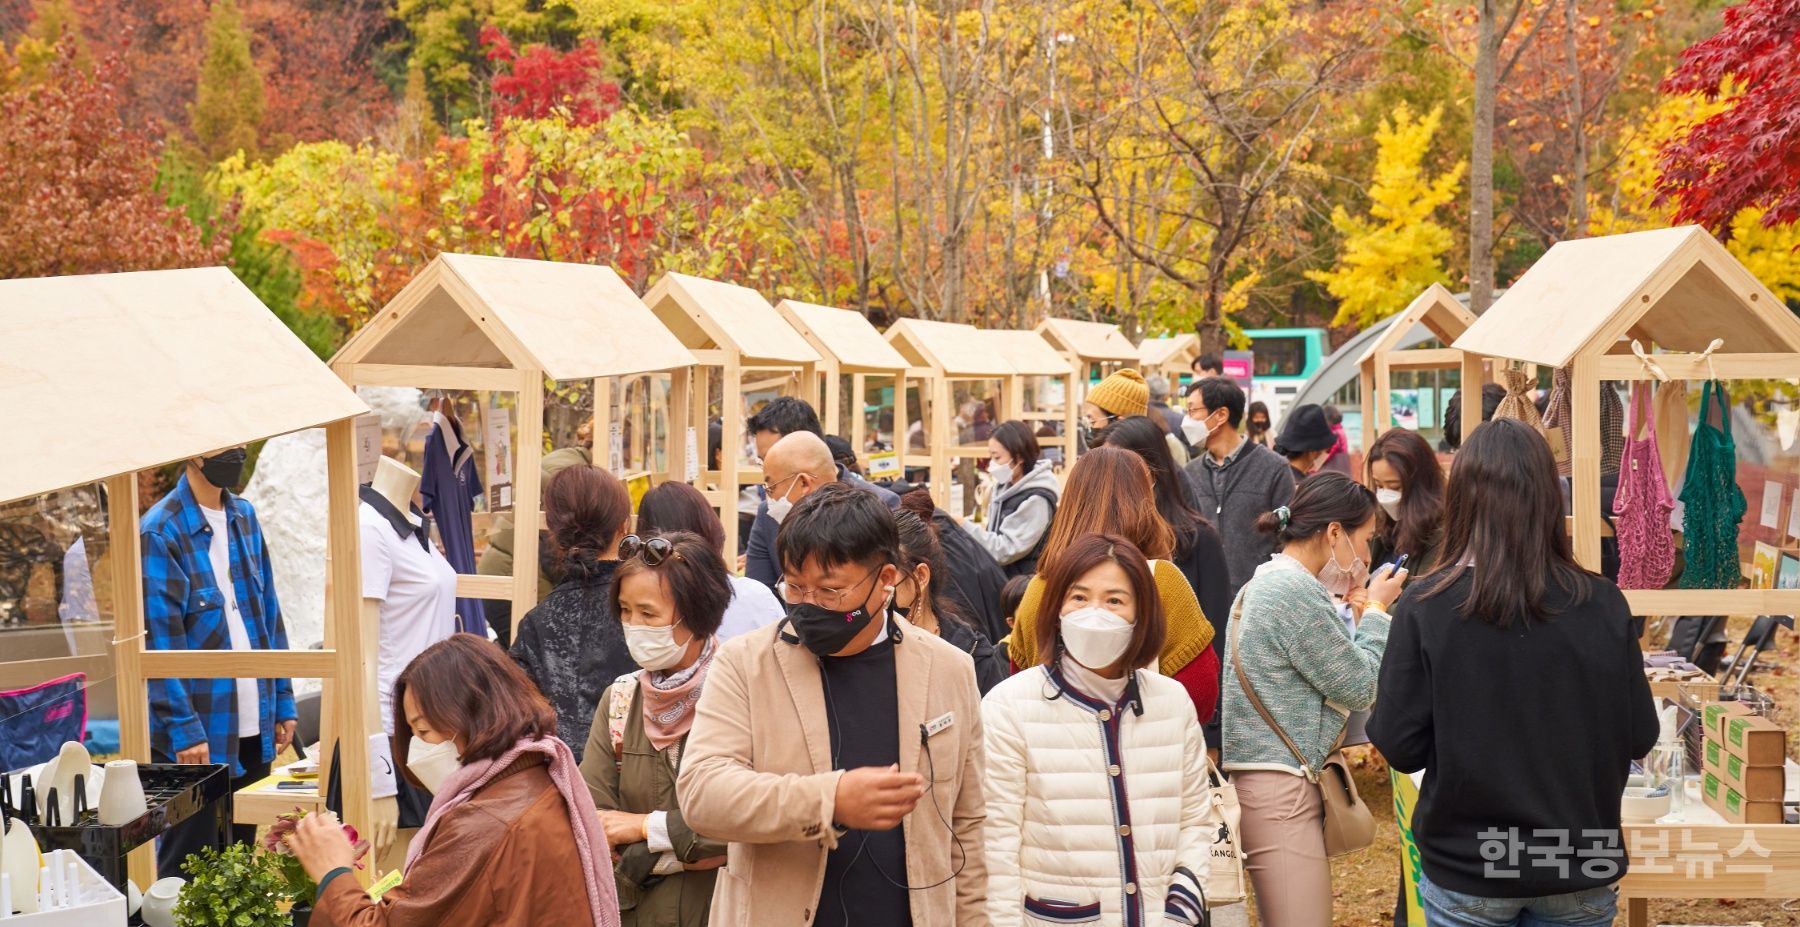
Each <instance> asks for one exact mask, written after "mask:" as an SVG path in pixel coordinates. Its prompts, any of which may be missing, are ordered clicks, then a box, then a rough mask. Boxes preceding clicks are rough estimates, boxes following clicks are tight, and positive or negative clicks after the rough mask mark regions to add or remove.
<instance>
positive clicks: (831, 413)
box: [775, 299, 912, 477]
mask: <svg viewBox="0 0 1800 927" xmlns="http://www.w3.org/2000/svg"><path fill="white" fill-rule="evenodd" d="M775 311H777V312H779V313H781V317H782V318H784V319H786V320H787V321H788V324H790V325H792V326H793V327H794V331H796V332H799V333H800V337H802V338H805V339H806V343H807V344H810V345H812V346H813V350H815V351H818V352H819V357H820V361H819V381H820V387H821V388H820V390H819V391H817V392H815V394H814V395H815V396H816V397H817V400H818V402H819V410H820V412H821V417H822V418H823V419H824V423H825V433H826V434H833V435H843V434H844V431H843V428H844V421H843V419H844V416H845V413H846V412H848V413H849V419H850V422H849V425H850V432H849V434H848V435H847V437H848V439H849V441H850V447H851V448H852V449H853V450H854V451H855V452H856V456H857V458H858V459H860V460H861V461H862V462H863V467H864V470H865V471H866V470H867V469H868V458H869V453H870V444H871V442H870V440H869V436H870V434H871V432H872V433H873V434H874V437H875V439H876V442H880V441H881V440H882V439H883V433H884V432H885V438H886V446H887V447H888V448H889V449H891V450H893V451H894V452H895V461H896V463H897V462H898V461H899V458H900V457H901V456H902V455H901V454H900V453H899V452H900V450H901V448H900V441H901V440H902V439H903V438H904V437H905V435H906V429H907V417H906V386H907V383H906V379H907V374H906V372H907V370H908V369H910V368H911V366H912V365H911V364H909V363H907V361H906V358H904V357H901V356H900V352H899V351H896V350H894V346H893V345H891V344H888V343H887V340H886V339H885V338H882V337H881V332H880V331H878V330H877V329H876V328H875V326H874V325H873V324H871V323H870V322H869V320H868V318H867V317H866V316H864V315H863V314H862V313H860V312H853V311H851V310H849V309H833V308H831V307H830V306H817V305H814V304H812V303H803V302H799V301H797V300H792V299H784V300H782V301H781V302H779V303H776V304H775ZM846 377H848V378H849V380H850V383H849V386H850V388H849V390H847V391H846V390H845V389H844V385H845V384H844V379H845V378H846ZM870 380H876V381H878V382H879V381H881V380H891V381H892V386H891V390H890V392H889V394H888V398H887V399H886V400H885V401H881V402H870V401H869V394H870V390H871V389H872V387H871V386H870ZM873 388H876V389H878V388H879V387H878V386H877V387H873ZM871 410H874V411H877V412H879V411H881V410H885V411H887V412H888V413H889V415H890V416H891V422H890V423H889V424H888V425H887V427H886V428H883V427H882V422H881V420H880V417H879V415H878V416H877V418H876V420H875V422H874V425H873V427H871V425H870V421H869V412H870V411H871ZM869 475H870V476H871V477H874V476H876V475H877V474H873V473H871V474H869ZM882 475H885V474H882ZM893 475H895V476H899V475H900V474H898V473H896V474H893Z"/></svg>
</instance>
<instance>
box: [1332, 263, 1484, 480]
mask: <svg viewBox="0 0 1800 927" xmlns="http://www.w3.org/2000/svg"><path fill="white" fill-rule="evenodd" d="M1474 324H1475V313H1473V312H1470V311H1469V310H1468V308H1467V307H1465V306H1464V305H1463V304H1462V303H1461V302H1458V301H1457V299H1456V295H1455V294H1453V293H1451V292H1450V291H1449V290H1448V289H1445V288H1444V286H1443V284H1439V283H1434V284H1432V285H1431V286H1428V287H1426V288H1425V292H1423V293H1420V294H1419V295H1418V297H1417V298H1415V299H1414V300H1413V301H1412V303H1411V304H1409V305H1408V306H1407V307H1406V308H1405V309H1404V310H1402V311H1401V313H1400V314H1399V315H1397V316H1394V317H1393V320H1392V321H1391V322H1389V323H1388V326H1387V328H1386V330H1384V331H1383V332H1382V333H1381V337H1380V338H1377V339H1375V343H1374V344H1371V345H1369V347H1368V350H1366V351H1364V352H1363V354H1362V357H1360V358H1358V359H1357V361H1356V366H1357V377H1358V379H1359V380H1360V385H1361V387H1362V389H1361V392H1362V446H1363V450H1364V451H1367V450H1368V449H1369V445H1371V444H1374V443H1375V438H1376V436H1377V435H1380V434H1381V433H1382V432H1383V431H1386V430H1387V427H1388V419H1389V418H1391V417H1392V414H1393V413H1392V409H1391V408H1390V407H1389V403H1390V401H1391V399H1390V396H1389V392H1390V390H1391V389H1392V384H1393V373H1394V371H1396V370H1451V369H1454V370H1461V371H1462V379H1461V381H1460V384H1459V385H1458V387H1457V388H1458V389H1462V390H1468V392H1466V393H1465V395H1470V396H1473V395H1478V394H1479V393H1480V391H1481V385H1482V383H1483V382H1484V380H1483V377H1484V376H1485V374H1484V373H1483V367H1482V363H1481V358H1479V357H1476V356H1473V355H1469V354H1465V353H1464V352H1462V351H1460V350H1457V349H1456V348H1453V347H1442V348H1406V349H1396V348H1395V345H1398V344H1400V343H1402V342H1403V341H1404V340H1405V339H1406V336H1407V334H1408V333H1409V332H1411V331H1412V329H1413V326H1415V325H1423V326H1425V327H1426V328H1427V329H1429V330H1430V331H1431V333H1432V334H1433V335H1435V336H1437V339H1438V340H1439V341H1442V342H1443V343H1444V344H1446V345H1450V344H1454V343H1455V341H1456V339H1458V338H1461V337H1462V335H1463V333H1464V332H1466V331H1468V330H1469V326H1471V325H1474ZM1471 384H1473V385H1474V388H1473V389H1472V390H1471V389H1470V385H1471ZM1479 424H1481V416H1479V415H1465V416H1463V418H1462V435H1461V437H1462V438H1463V439H1465V440H1466V439H1467V438H1468V437H1469V434H1470V433H1471V432H1473V431H1474V430H1475V426H1477V425H1479Z"/></svg>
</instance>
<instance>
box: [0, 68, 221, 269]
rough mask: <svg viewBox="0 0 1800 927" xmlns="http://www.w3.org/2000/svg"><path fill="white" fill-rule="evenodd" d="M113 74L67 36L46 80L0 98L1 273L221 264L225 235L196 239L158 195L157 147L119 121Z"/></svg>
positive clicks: (194, 230)
mask: <svg viewBox="0 0 1800 927" xmlns="http://www.w3.org/2000/svg"><path fill="white" fill-rule="evenodd" d="M119 70H120V65H119V62H118V60H117V59H116V58H106V59H102V61H101V63H100V64H98V65H97V66H95V67H94V68H93V69H92V70H86V69H83V68H82V67H81V66H80V65H79V64H78V63H77V61H76V56H75V52H74V45H73V43H70V42H65V43H63V44H62V45H61V46H60V54H59V56H58V58H57V60H56V62H55V63H54V64H53V65H52V67H51V71H50V73H49V75H48V78H47V79H46V80H44V81H42V82H40V83H36V84H31V85H27V86H24V87H19V88H15V89H13V90H11V91H9V92H7V93H6V94H4V95H0V112H4V113H6V118H4V119H0V164H4V165H6V169H5V170H0V203H5V204H6V206H5V208H3V209H0V277H40V276H48V275H52V274H88V273H109V272H114V271H125V270H154V269H159V268H167V267H194V266H200V265H205V264H217V263H220V262H221V261H222V260H223V258H224V255H225V252H226V249H227V248H228V247H229V244H230V243H229V233H228V232H227V233H224V234H215V235H214V236H213V237H212V239H211V240H210V241H208V240H204V239H203V236H202V235H201V232H200V230H199V229H197V228H196V227H195V226H194V223H193V222H191V221H190V220H189V219H188V217H187V214H186V213H185V212H183V211H182V210H181V209H180V208H178V207H172V206H170V205H168V204H167V203H165V202H164V201H163V197H162V196H161V194H159V193H158V192H157V191H156V189H155V182H156V161H157V156H158V154H159V151H160V148H161V146H160V145H158V144H157V143H156V142H154V141H152V140H151V139H149V138H147V137H145V136H144V135H143V134H142V133H141V132H139V131H137V130H135V129H132V128H129V127H127V126H126V124H125V122H124V120H123V119H122V118H121V116H120V112H119V110H120V90H119V86H118V74H119ZM233 219H234V217H230V216H227V217H224V219H223V221H222V222H221V223H220V224H221V225H222V226H227V227H228V226H229V225H230V224H231V222H232V221H233Z"/></svg>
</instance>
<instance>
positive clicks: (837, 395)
mask: <svg viewBox="0 0 1800 927" xmlns="http://www.w3.org/2000/svg"><path fill="white" fill-rule="evenodd" d="M817 369H818V370H819V371H820V373H819V375H817V376H812V377H808V378H807V380H806V382H808V383H811V384H813V385H814V386H817V385H818V381H819V379H820V377H822V378H823V379H824V380H825V399H824V402H825V410H824V411H825V415H824V416H823V417H824V419H825V433H826V434H828V435H841V434H843V433H844V432H843V430H842V429H843V426H844V416H843V411H842V410H841V409H839V408H838V407H839V406H840V405H842V403H843V389H844V386H843V384H842V383H840V382H838V381H839V379H840V377H839V376H838V365H837V364H835V363H822V364H819V365H818V368H817ZM808 392H809V393H811V395H812V396H817V395H819V391H818V390H817V389H813V390H809V391H808ZM809 398H810V397H809ZM861 446H862V445H860V444H855V445H852V450H855V449H857V448H860V447H861Z"/></svg>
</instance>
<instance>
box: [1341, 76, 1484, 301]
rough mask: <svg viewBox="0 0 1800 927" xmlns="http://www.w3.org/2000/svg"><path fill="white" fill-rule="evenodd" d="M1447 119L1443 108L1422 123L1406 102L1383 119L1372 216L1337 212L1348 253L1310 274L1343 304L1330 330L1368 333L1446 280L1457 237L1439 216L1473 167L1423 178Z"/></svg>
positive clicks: (1377, 135) (1372, 189)
mask: <svg viewBox="0 0 1800 927" xmlns="http://www.w3.org/2000/svg"><path fill="white" fill-rule="evenodd" d="M1443 116H1444V109H1443V107H1442V106H1438V107H1434V108H1433V109H1432V110H1431V112H1429V113H1427V114H1425V116H1423V117H1416V116H1414V114H1413V111H1412V107H1410V106H1408V105H1407V104H1406V103H1404V102H1402V103H1400V104H1398V105H1397V106H1395V107H1394V115H1393V119H1392V120H1391V121H1390V120H1387V119H1383V120H1382V121H1381V128H1380V129H1379V130H1377V131H1376V133H1375V142H1376V145H1377V147H1378V151H1377V154H1376V158H1375V181H1374V183H1372V184H1371V185H1370V186H1369V214H1368V215H1367V216H1351V215H1350V213H1349V212H1348V211H1346V210H1345V209H1344V207H1343V206H1342V205H1339V206H1335V207H1333V208H1332V211H1331V224H1332V227H1333V228H1336V229H1337V231H1338V234H1340V235H1342V236H1343V239H1344V249H1343V253H1342V254H1341V255H1340V256H1339V257H1338V262H1337V267H1336V268H1335V269H1333V270H1330V271H1316V270H1315V271H1309V272H1308V273H1307V276H1308V277H1309V278H1311V279H1313V280H1315V281H1318V282H1319V283H1322V284H1324V285H1325V289H1326V290H1327V291H1329V292H1330V293H1331V295H1332V296H1335V297H1337V299H1338V311H1337V316H1336V317H1335V318H1333V319H1332V320H1331V324H1333V325H1344V324H1347V323H1354V324H1355V325H1357V326H1358V327H1367V326H1369V325H1372V324H1374V323H1375V322H1377V321H1380V320H1381V319H1384V318H1387V317H1388V316H1390V315H1393V314H1394V313H1396V312H1398V311H1400V310H1401V309H1403V308H1405V307H1406V304H1407V303H1409V302H1411V301H1412V299H1413V297H1415V296H1417V295H1418V294H1419V291H1420V290H1423V289H1425V288H1426V287H1428V286H1430V285H1431V284H1433V283H1443V282H1445V281H1446V280H1447V279H1448V278H1447V277H1446V276H1445V274H1444V265H1443V260H1442V259H1443V256H1444V254H1445V253H1446V252H1448V251H1449V250H1450V248H1451V246H1452V245H1454V244H1455V236H1454V235H1452V234H1451V232H1450V229H1449V228H1447V227H1445V226H1443V225H1441V224H1439V223H1438V222H1437V221H1436V220H1435V219H1434V218H1433V216H1434V215H1435V214H1436V213H1437V211H1438V209H1439V208H1441V207H1443V206H1446V205H1448V204H1449V203H1450V202H1451V201H1452V200H1454V199H1455V198H1456V194H1457V192H1458V191H1459V190H1460V189H1461V186H1462V178H1463V170H1464V168H1465V167H1466V166H1467V165H1466V164H1464V163H1462V162H1458V163H1457V164H1456V166H1455V167H1453V168H1451V169H1450V170H1448V171H1445V172H1444V173H1442V174H1439V175H1438V176H1437V177H1435V178H1433V177H1430V176H1428V175H1427V174H1426V172H1425V168H1424V163H1425V158H1426V156H1427V155H1429V154H1430V152H1431V140H1432V137H1433V136H1434V135H1436V134H1437V130H1438V126H1439V125H1440V124H1441V123H1442V121H1443Z"/></svg>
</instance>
